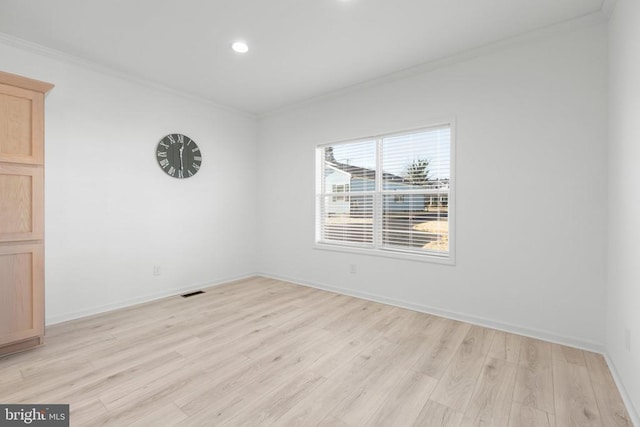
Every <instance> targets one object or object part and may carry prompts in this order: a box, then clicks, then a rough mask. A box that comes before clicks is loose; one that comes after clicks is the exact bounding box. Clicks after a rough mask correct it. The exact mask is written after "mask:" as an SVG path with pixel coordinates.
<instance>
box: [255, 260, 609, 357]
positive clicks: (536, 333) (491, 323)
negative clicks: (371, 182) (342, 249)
mask: <svg viewBox="0 0 640 427" xmlns="http://www.w3.org/2000/svg"><path fill="white" fill-rule="evenodd" d="M258 275H260V276H263V277H267V278H271V279H276V280H283V281H286V282H291V283H295V284H296V285H301V286H307V287H311V288H316V289H322V290H325V291H330V292H337V293H339V294H344V295H349V296H352V297H356V298H362V299H366V300H369V301H374V302H379V303H382V304H388V305H393V306H396V307H400V308H407V309H409V310H413V311H418V312H421V313H426V314H433V315H435V316H440V317H445V318H447V319H452V320H459V321H461V322H467V323H471V324H474V325H478V326H484V327H486V328H491V329H496V330H499V331H503V332H509V333H513V334H517V335H524V336H527V337H530V338H537V339H541V340H544V341H549V342H553V343H556V344H562V345H566V346H569V347H575V348H579V349H582V350H587V351H593V352H596V353H601V354H603V353H604V346H603V345H602V344H601V343H596V342H592V341H587V340H583V339H579V338H574V337H568V336H564V335H559V334H556V333H553V332H550V331H544V330H539V329H534V328H527V327H523V326H519V325H513V324H510V323H505V322H499V321H495V320H492V319H487V318H483V317H477V316H471V315H468V314H463V313H458V312H455V311H450V310H443V309H440V308H438V307H431V306H427V305H423V304H416V303H412V302H408V301H403V300H400V299H395V298H389V297H385V296H382V295H376V294H372V293H369V292H361V291H354V290H352V289H347V288H341V287H338V286H332V285H327V284H324V283H317V282H311V281H308V280H301V279H297V278H294V277H287V276H281V275H279V274H274V273H265V272H261V273H258Z"/></svg>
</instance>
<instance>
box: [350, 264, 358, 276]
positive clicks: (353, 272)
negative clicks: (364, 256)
mask: <svg viewBox="0 0 640 427" xmlns="http://www.w3.org/2000/svg"><path fill="white" fill-rule="evenodd" d="M349 273H351V274H356V265H355V264H350V265H349Z"/></svg>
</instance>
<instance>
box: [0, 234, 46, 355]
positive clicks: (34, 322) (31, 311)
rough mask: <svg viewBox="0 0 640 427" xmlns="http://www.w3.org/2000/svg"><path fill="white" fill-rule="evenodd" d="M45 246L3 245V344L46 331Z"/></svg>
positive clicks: (0, 296)
mask: <svg viewBox="0 0 640 427" xmlns="http://www.w3.org/2000/svg"><path fill="white" fill-rule="evenodd" d="M43 252H44V251H43V245H42V244H41V243H36V244H4V245H1V246H0V346H1V345H3V344H7V343H11V342H15V341H20V340H25V339H28V338H31V337H35V336H38V335H42V334H43V333H44V318H43V317H44V316H43V313H44V257H43Z"/></svg>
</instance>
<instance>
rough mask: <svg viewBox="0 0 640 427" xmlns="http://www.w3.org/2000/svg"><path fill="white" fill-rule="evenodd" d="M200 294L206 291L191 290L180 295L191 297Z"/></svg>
mask: <svg viewBox="0 0 640 427" xmlns="http://www.w3.org/2000/svg"><path fill="white" fill-rule="evenodd" d="M200 294H204V291H195V292H189V293H188V294H183V295H180V296H181V297H182V298H189V297H192V296H194V295H200Z"/></svg>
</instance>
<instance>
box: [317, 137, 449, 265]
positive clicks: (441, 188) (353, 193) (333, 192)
mask: <svg viewBox="0 0 640 427" xmlns="http://www.w3.org/2000/svg"><path fill="white" fill-rule="evenodd" d="M452 153H453V141H452V129H451V125H450V124H445V125H441V126H434V127H430V128H425V129H420V130H415V131H407V132H401V133H395V134H388V135H381V136H377V137H372V138H365V139H361V140H355V141H346V142H340V143H335V144H329V145H322V146H319V147H318V148H317V159H318V176H317V185H316V188H317V190H316V193H317V194H316V196H317V214H316V223H317V230H316V243H317V244H318V245H319V246H321V247H324V248H335V249H355V250H363V251H365V252H369V253H379V254H395V255H402V254H404V255H409V256H415V255H422V256H423V258H424V259H438V260H445V261H452V253H453V252H452V239H451V235H452V231H453V230H452V229H453V227H452V223H453V214H454V212H453V211H452V203H451V201H452V198H451V195H452V191H453V176H452V170H453V155H452Z"/></svg>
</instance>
